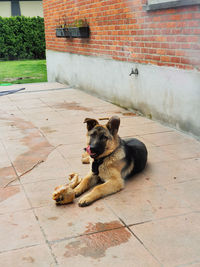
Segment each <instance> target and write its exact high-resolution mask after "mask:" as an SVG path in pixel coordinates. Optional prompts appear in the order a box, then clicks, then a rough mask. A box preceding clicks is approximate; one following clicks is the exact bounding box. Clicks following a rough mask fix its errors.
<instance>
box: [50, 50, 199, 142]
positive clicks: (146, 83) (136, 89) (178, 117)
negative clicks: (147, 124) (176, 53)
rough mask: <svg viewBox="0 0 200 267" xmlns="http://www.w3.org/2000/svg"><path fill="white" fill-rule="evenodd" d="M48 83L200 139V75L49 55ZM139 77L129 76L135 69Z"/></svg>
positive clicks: (148, 66)
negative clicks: (81, 92) (65, 86)
mask: <svg viewBox="0 0 200 267" xmlns="http://www.w3.org/2000/svg"><path fill="white" fill-rule="evenodd" d="M46 56H47V71H48V81H49V82H54V81H58V82H61V83H67V84H70V85H71V86H74V87H78V88H81V89H83V90H85V91H87V92H90V93H92V94H96V95H99V96H100V97H103V98H105V99H107V100H109V101H111V102H113V103H115V104H118V105H120V106H123V107H126V108H131V109H136V110H139V111H140V112H142V113H143V114H144V115H146V116H149V117H152V118H153V119H156V120H160V121H164V122H165V123H167V124H168V125H171V126H174V127H175V128H177V129H180V130H183V131H185V132H188V133H191V134H193V135H195V136H197V137H198V138H200V73H199V72H198V71H184V70H180V69H176V68H169V67H158V66H154V65H143V64H133V63H127V62H122V61H116V60H112V59H105V58H99V57H91V56H82V55H77V54H69V53H64V52H56V51H52V50H47V51H46ZM136 67H137V68H138V71H139V75H138V76H135V75H131V76H129V74H130V72H131V69H132V68H136Z"/></svg>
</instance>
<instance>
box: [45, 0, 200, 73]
mask: <svg viewBox="0 0 200 267" xmlns="http://www.w3.org/2000/svg"><path fill="white" fill-rule="evenodd" d="M146 3H147V0H131V1H130V0H126V1H125V0H106V1H100V0H43V7H44V18H45V24H46V26H45V27H46V45H47V49H49V50H56V51H63V52H70V53H76V54H81V55H91V56H98V57H104V58H111V59H116V60H121V61H129V62H138V63H145V64H155V65H159V66H171V67H176V68H181V69H197V70H198V71H200V6H197V5H196V6H187V7H182V8H176V9H166V10H157V11H145V5H146ZM63 16H64V17H65V16H66V17H67V19H68V22H72V21H73V20H75V19H80V18H86V19H87V21H88V22H89V25H90V30H91V36H90V39H88V40H86V39H67V38H66V39H65V38H56V36H55V28H56V27H57V26H58V24H59V20H60V19H62V17H63Z"/></svg>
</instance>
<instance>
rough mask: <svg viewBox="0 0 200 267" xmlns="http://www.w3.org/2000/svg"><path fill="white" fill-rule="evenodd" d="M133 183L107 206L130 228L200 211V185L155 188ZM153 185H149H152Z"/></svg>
mask: <svg viewBox="0 0 200 267" xmlns="http://www.w3.org/2000/svg"><path fill="white" fill-rule="evenodd" d="M144 181H146V179H143V181H142V179H141V180H140V179H138V180H136V181H134V179H133V180H132V181H129V183H127V184H126V186H125V189H124V190H122V191H121V192H118V193H116V194H114V195H112V196H108V197H106V198H105V202H106V203H107V205H108V206H109V207H110V208H111V209H112V210H113V212H114V213H115V214H117V215H118V216H119V217H120V218H121V219H122V220H123V221H124V222H125V223H126V224H128V225H130V224H137V223H142V222H145V221H150V220H157V219H159V218H166V217H169V216H176V215H181V214H184V213H188V212H190V211H199V210H200V208H199V201H198V199H199V190H200V181H199V180H194V181H188V182H185V183H177V184H172V185H168V186H165V187H162V186H152V184H151V183H149V182H151V181H150V180H147V181H146V182H144ZM148 183H149V184H148Z"/></svg>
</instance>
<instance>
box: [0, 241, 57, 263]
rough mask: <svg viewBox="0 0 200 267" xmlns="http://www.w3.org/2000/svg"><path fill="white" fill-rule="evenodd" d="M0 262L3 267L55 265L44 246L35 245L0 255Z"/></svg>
mask: <svg viewBox="0 0 200 267" xmlns="http://www.w3.org/2000/svg"><path fill="white" fill-rule="evenodd" d="M0 262H1V263H3V264H4V265H5V266H8V267H11V266H15V267H21V266H26V267H29V266H35V267H54V266H56V263H55V261H54V258H53V257H52V255H51V253H50V251H49V248H48V247H47V246H46V245H36V246H32V247H27V248H21V249H17V250H14V251H12V250H11V251H8V252H4V253H1V254H0Z"/></svg>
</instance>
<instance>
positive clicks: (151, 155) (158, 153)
mask: <svg viewBox="0 0 200 267" xmlns="http://www.w3.org/2000/svg"><path fill="white" fill-rule="evenodd" d="M138 139H140V138H138ZM144 143H145V142H144ZM176 159H177V158H176V155H173V154H172V153H170V152H168V151H166V150H164V149H163V147H160V146H148V162H149V163H151V164H152V163H156V162H163V161H172V160H176Z"/></svg>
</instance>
